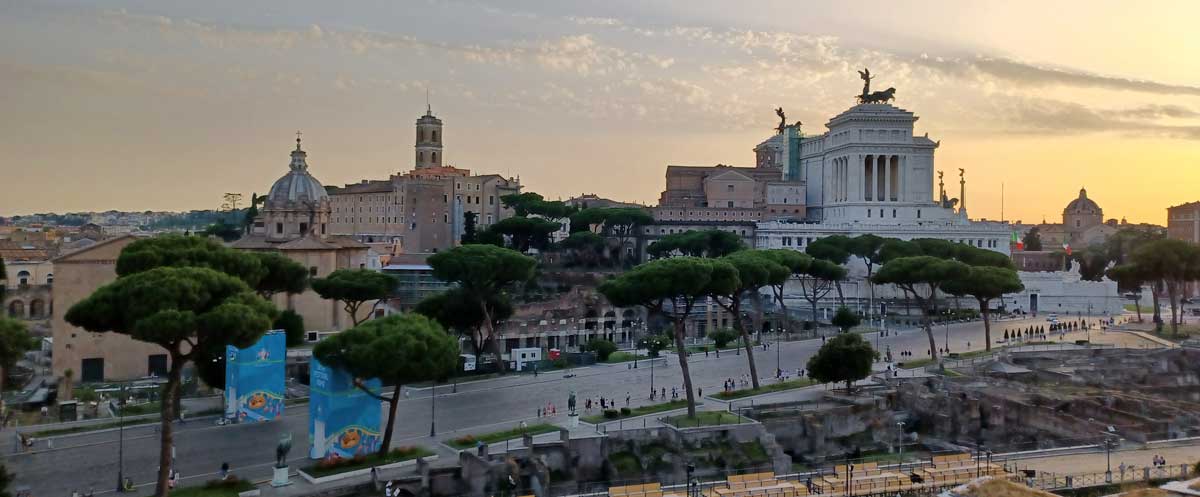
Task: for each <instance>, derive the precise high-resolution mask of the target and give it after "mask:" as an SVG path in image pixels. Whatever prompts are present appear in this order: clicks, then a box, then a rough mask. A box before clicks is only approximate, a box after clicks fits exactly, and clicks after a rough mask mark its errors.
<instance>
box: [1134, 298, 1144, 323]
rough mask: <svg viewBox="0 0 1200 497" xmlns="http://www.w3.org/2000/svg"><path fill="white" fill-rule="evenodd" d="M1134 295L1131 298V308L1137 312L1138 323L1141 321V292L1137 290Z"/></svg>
mask: <svg viewBox="0 0 1200 497" xmlns="http://www.w3.org/2000/svg"><path fill="white" fill-rule="evenodd" d="M1135 297H1136V298H1135V299H1134V300H1133V310H1134V311H1136V312H1137V318H1138V322H1139V323H1140V322H1142V294H1141V293H1140V292H1139V293H1137V294H1135Z"/></svg>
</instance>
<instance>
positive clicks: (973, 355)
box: [957, 347, 1003, 359]
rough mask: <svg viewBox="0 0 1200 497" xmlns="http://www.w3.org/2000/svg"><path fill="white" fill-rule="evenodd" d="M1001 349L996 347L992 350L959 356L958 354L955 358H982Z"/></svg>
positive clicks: (974, 351) (973, 351) (971, 352)
mask: <svg viewBox="0 0 1200 497" xmlns="http://www.w3.org/2000/svg"><path fill="white" fill-rule="evenodd" d="M1002 348H1003V347H996V348H994V349H992V350H972V351H970V352H963V353H961V354H958V356H957V358H958V359H970V358H972V357H983V356H986V355H991V354H994V353H996V352H998V351H999V350H1000V349H1002Z"/></svg>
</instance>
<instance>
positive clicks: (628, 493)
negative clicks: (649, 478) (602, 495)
mask: <svg viewBox="0 0 1200 497" xmlns="http://www.w3.org/2000/svg"><path fill="white" fill-rule="evenodd" d="M608 495H610V496H612V497H663V492H662V484H661V483H644V484H641V485H625V486H622V487H609V489H608Z"/></svg>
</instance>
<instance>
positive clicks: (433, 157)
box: [429, 152, 437, 164]
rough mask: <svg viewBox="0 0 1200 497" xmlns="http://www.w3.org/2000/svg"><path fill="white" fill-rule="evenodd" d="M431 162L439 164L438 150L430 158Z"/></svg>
mask: <svg viewBox="0 0 1200 497" xmlns="http://www.w3.org/2000/svg"><path fill="white" fill-rule="evenodd" d="M429 162H432V163H434V164H437V152H433V156H432V158H431V159H429Z"/></svg>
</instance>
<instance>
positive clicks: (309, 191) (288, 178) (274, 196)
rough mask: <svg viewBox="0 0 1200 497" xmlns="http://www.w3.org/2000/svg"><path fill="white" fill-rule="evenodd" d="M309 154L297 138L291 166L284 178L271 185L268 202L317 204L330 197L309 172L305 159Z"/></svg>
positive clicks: (278, 203) (275, 203) (277, 203)
mask: <svg viewBox="0 0 1200 497" xmlns="http://www.w3.org/2000/svg"><path fill="white" fill-rule="evenodd" d="M307 155H308V154H307V153H305V152H304V151H303V150H301V149H300V139H299V138H297V139H296V150H293V151H292V163H291V164H290V165H289V167H290V168H291V170H290V171H288V173H287V174H285V175H283V177H282V178H279V179H278V180H275V184H273V185H271V192H270V193H268V194H267V202H268V203H270V204H272V205H289V204H297V203H300V204H310V205H317V204H320V203H321V202H322V201H324V200H328V199H329V194H327V193H325V187H324V186H321V182H320V181H317V179H316V178H314V177H312V175H311V174H309V173H308V164H307V163H306V162H305V161H304V159H305V157H306V156H307Z"/></svg>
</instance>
